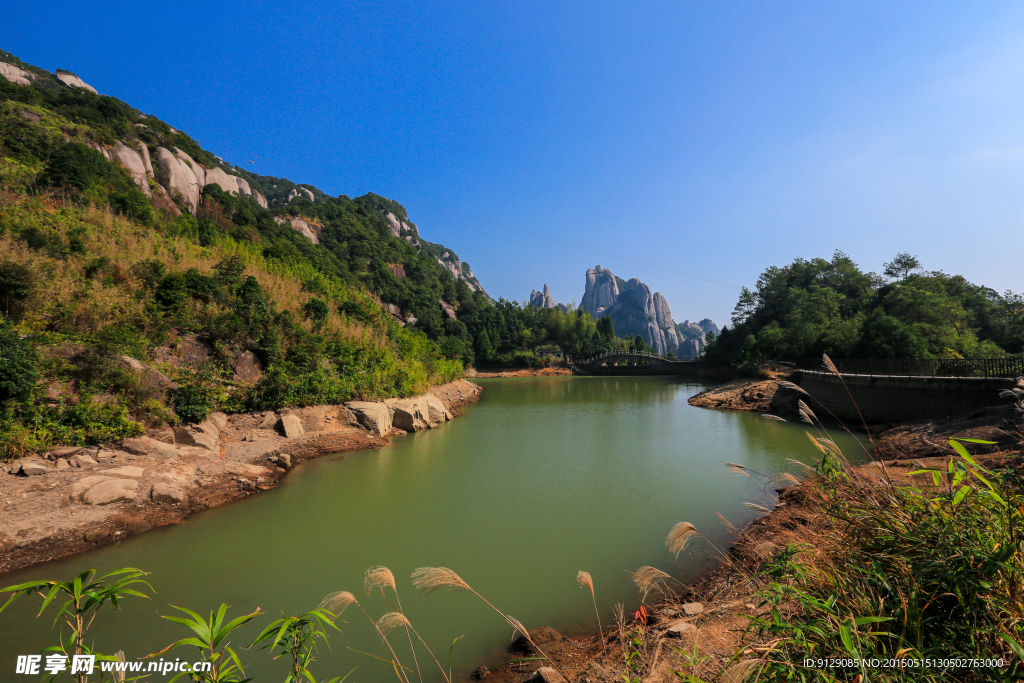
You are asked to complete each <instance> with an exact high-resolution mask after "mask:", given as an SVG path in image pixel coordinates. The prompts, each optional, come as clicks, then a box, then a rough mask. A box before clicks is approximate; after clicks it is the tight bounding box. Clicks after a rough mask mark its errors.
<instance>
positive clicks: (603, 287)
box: [580, 266, 619, 318]
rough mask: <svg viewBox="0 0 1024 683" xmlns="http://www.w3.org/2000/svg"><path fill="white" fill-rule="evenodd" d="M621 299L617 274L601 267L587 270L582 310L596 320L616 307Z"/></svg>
mask: <svg viewBox="0 0 1024 683" xmlns="http://www.w3.org/2000/svg"><path fill="white" fill-rule="evenodd" d="M618 298H619V284H618V279H617V278H616V277H615V274H614V273H612V271H610V270H605V269H604V268H602V267H601V266H595V267H594V268H590V269H588V270H587V284H586V290H585V291H584V292H583V301H582V302H581V303H580V309H582V310H584V311H586V312H588V313H590V315H592V316H593V317H595V318H598V317H600V316H601V314H602V313H604V312H605V311H606V310H608V308H610V307H611V306H614V305H615V302H616V301H618Z"/></svg>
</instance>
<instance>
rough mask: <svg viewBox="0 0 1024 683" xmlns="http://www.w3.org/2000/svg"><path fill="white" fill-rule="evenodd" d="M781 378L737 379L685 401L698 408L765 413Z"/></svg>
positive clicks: (770, 407)
mask: <svg viewBox="0 0 1024 683" xmlns="http://www.w3.org/2000/svg"><path fill="white" fill-rule="evenodd" d="M781 381H782V378H772V379H737V380H733V381H732V382H727V383H725V384H723V385H721V386H717V387H714V388H713V389H708V390H707V391H702V392H700V393H699V394H695V395H694V396H691V397H690V398H689V399H688V400H687V402H688V403H689V404H690V405H691V406H697V407H698V408H716V409H719V410H746V411H751V412H755V413H767V412H770V411H771V410H772V399H773V398H775V394H776V393H777V392H778V390H779V382H781Z"/></svg>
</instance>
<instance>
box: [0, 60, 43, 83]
mask: <svg viewBox="0 0 1024 683" xmlns="http://www.w3.org/2000/svg"><path fill="white" fill-rule="evenodd" d="M0 76H3V77H4V78H6V79H7V80H9V81H10V82H11V83H17V84H18V85H32V79H34V78H35V76H33V75H32V74H31V73H29V72H28V71H25V70H24V69H21V68H19V67H16V66H14V65H13V64H8V63H7V62H0Z"/></svg>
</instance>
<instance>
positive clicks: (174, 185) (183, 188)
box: [156, 147, 200, 214]
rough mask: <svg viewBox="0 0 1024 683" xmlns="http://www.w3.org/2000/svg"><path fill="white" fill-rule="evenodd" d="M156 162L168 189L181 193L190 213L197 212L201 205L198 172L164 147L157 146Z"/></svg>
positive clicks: (171, 191) (172, 192)
mask: <svg viewBox="0 0 1024 683" xmlns="http://www.w3.org/2000/svg"><path fill="white" fill-rule="evenodd" d="M156 163H157V166H158V167H159V169H160V174H161V176H162V177H163V178H165V179H166V186H167V191H168V192H170V193H171V194H172V195H173V194H174V193H175V192H177V193H178V194H179V195H181V199H182V201H184V202H185V206H187V207H188V210H189V212H190V213H192V214H195V212H196V207H198V206H199V190H200V187H199V181H198V180H197V179H196V174H195V173H194V172H193V171H192V169H191V168H189V167H188V164H185V163H182V162H181V161H180V160H179V159H178V158H177V157H176V156H174V155H173V154H171V152H170V150H168V149H165V148H163V147H157V148H156Z"/></svg>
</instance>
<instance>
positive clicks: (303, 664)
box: [250, 609, 347, 683]
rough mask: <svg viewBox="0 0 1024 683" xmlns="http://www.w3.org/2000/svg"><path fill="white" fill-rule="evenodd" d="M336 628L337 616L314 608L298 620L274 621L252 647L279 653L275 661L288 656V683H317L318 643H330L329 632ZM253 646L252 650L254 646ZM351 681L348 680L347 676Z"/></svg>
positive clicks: (330, 681) (332, 680) (290, 618)
mask: <svg viewBox="0 0 1024 683" xmlns="http://www.w3.org/2000/svg"><path fill="white" fill-rule="evenodd" d="M328 629H334V630H335V631H338V632H339V633H340V630H339V629H338V627H337V626H335V625H334V615H333V614H331V613H330V612H328V611H327V610H324V609H314V610H310V611H309V612H306V613H304V614H300V615H299V616H297V617H289V616H282V617H281V618H280V619H277V620H275V621H272V622H271V623H270V624H268V625H267V627H266V628H264V629H263V631H262V632H261V633H260V634H259V636H257V637H256V640H255V641H254V642H253V644H252V646H256V645H260V649H263V650H270V651H274V650H275V649H276V650H278V653H277V654H276V655H275V656H274V659H280V658H282V657H287V658H288V659H289V660H291V661H290V662H289V667H288V676H287V677H286V678H285V679H284V683H316V680H317V679H315V678H313V674H312V673H310V671H309V666H310V664H312V662H313V659H314V654H315V653H316V648H317V644H318V643H319V642H320V641H326V640H327V630H328ZM252 646H250V647H252ZM346 678H347V677H346ZM339 680H341V679H339V678H332V679H330V680H329V681H325V682H324V683H337V682H338V681H339Z"/></svg>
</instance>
